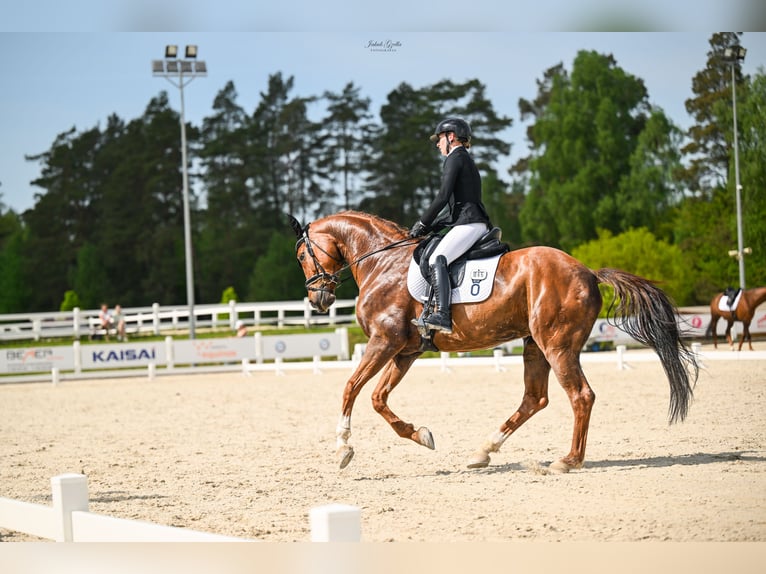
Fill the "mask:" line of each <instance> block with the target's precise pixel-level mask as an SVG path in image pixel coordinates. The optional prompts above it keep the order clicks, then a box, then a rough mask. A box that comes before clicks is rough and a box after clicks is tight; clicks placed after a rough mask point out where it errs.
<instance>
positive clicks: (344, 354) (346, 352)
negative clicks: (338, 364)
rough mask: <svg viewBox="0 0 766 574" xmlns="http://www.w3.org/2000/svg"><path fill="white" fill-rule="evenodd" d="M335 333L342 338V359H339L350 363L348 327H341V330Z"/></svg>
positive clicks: (336, 330)
mask: <svg viewBox="0 0 766 574" xmlns="http://www.w3.org/2000/svg"><path fill="white" fill-rule="evenodd" d="M335 332H336V333H337V334H338V336H339V337H340V357H339V359H340V360H341V361H348V358H349V357H350V356H351V353H350V351H349V348H348V329H347V328H346V327H341V328H339V329H335Z"/></svg>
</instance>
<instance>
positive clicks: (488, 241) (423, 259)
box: [412, 227, 511, 288]
mask: <svg viewBox="0 0 766 574" xmlns="http://www.w3.org/2000/svg"><path fill="white" fill-rule="evenodd" d="M502 234H503V232H502V230H501V229H500V228H499V227H493V228H492V229H490V230H489V231H487V232H486V233H485V234H484V235H482V236H481V237H480V238H479V239H478V241H476V243H474V244H473V245H472V246H471V247H470V248H469V249H468V251H466V252H465V253H464V254H463V255H461V256H460V257H458V258H457V259H455V261H453V262H452V263H450V265H449V277H450V285H451V286H452V287H453V288H455V287H459V286H460V285H461V284H462V283H463V279H464V277H465V265H466V261H469V260H472V259H485V258H487V257H493V256H495V255H502V254H503V253H507V252H508V251H510V250H511V248H510V246H509V245H508V244H507V243H502V242H501V241H500V239H501V237H502ZM443 237H444V236H443V235H432V236H430V237H428V238H426V239H425V240H424V241H421V242H420V243H419V244H418V246H417V247H416V248H415V251H414V253H413V254H412V258H413V259H414V260H415V262H416V263H417V264H418V265H419V267H420V273H421V275H422V276H423V278H424V279H425V280H426V281H428V283H429V284H430V283H431V272H430V269H429V265H428V258H429V257H430V256H431V254H432V253H433V252H434V249H436V246H437V245H439V242H440V241H441V240H442V238H443Z"/></svg>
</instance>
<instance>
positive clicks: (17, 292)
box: [0, 211, 33, 313]
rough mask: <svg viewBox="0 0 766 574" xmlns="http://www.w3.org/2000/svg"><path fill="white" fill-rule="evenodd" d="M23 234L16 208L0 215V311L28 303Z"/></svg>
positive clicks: (22, 307)
mask: <svg viewBox="0 0 766 574" xmlns="http://www.w3.org/2000/svg"><path fill="white" fill-rule="evenodd" d="M26 235H27V232H26V229H25V228H24V227H23V225H22V222H21V220H20V218H19V217H18V215H16V213H15V212H13V211H7V212H5V213H3V214H2V215H0V313H21V312H23V311H24V310H25V309H26V308H27V306H28V301H29V299H30V296H29V290H30V288H31V287H32V286H33V284H30V283H29V282H27V281H25V277H24V273H25V267H24V241H25V237H26Z"/></svg>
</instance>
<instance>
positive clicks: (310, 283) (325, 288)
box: [289, 215, 344, 313]
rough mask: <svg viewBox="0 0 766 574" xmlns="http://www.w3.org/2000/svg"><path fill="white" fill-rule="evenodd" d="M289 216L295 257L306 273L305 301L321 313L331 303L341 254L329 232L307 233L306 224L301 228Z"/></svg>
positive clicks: (338, 278)
mask: <svg viewBox="0 0 766 574" xmlns="http://www.w3.org/2000/svg"><path fill="white" fill-rule="evenodd" d="M289 219H290V226H291V227H292V228H293V231H295V235H296V237H297V238H298V241H297V242H296V243H295V256H296V257H297V258H298V263H300V266H301V269H303V274H304V275H305V276H306V290H307V291H308V298H309V302H310V303H311V306H312V307H314V308H315V309H316V310H317V311H319V312H321V313H324V312H325V311H327V309H329V308H330V305H332V304H333V303H335V288H336V287H337V286H338V285H339V284H340V277H339V273H340V271H341V269H342V268H343V265H344V261H343V257H342V256H341V254H340V252H339V251H338V247H337V245H336V242H335V239H334V238H333V237H332V236H331V235H330V234H328V233H324V232H322V230H321V229H318V230H312V233H311V235H309V225H306V226H305V227H302V226H301V224H300V223H298V220H297V219H295V218H294V217H293V216H292V215H290V216H289Z"/></svg>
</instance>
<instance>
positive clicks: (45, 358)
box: [0, 346, 74, 373]
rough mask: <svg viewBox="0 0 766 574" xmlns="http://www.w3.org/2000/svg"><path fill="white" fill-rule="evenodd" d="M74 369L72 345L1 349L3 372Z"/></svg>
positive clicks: (1, 368)
mask: <svg viewBox="0 0 766 574" xmlns="http://www.w3.org/2000/svg"><path fill="white" fill-rule="evenodd" d="M54 368H55V369H59V370H61V371H71V370H72V369H74V349H72V347H64V346H60V347H59V346H54V347H34V348H22V349H2V350H0V372H1V373H40V372H47V371H50V370H51V369H54Z"/></svg>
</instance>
